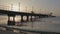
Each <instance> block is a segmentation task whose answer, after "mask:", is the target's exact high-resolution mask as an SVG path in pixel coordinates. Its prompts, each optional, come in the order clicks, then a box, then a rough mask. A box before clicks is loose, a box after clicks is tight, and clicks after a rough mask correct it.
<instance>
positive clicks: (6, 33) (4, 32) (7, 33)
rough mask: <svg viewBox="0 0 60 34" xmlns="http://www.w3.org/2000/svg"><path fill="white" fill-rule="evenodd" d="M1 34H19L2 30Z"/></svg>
mask: <svg viewBox="0 0 60 34" xmlns="http://www.w3.org/2000/svg"><path fill="white" fill-rule="evenodd" d="M0 34H17V33H15V32H11V31H4V30H0Z"/></svg>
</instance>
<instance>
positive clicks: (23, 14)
mask: <svg viewBox="0 0 60 34" xmlns="http://www.w3.org/2000/svg"><path fill="white" fill-rule="evenodd" d="M0 14H1V15H2V14H5V15H7V16H8V25H15V16H16V15H19V16H21V23H22V22H24V20H23V17H24V16H26V17H27V19H26V22H28V21H29V16H31V18H30V21H32V16H34V17H35V18H36V17H38V18H41V17H42V18H44V17H49V15H47V14H36V13H26V12H16V11H9V10H0ZM10 17H13V21H10Z"/></svg>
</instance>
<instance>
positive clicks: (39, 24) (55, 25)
mask: <svg viewBox="0 0 60 34" xmlns="http://www.w3.org/2000/svg"><path fill="white" fill-rule="evenodd" d="M12 18H13V17H11V20H12ZM24 18H25V17H24ZM15 19H16V22H18V21H20V19H21V18H20V17H19V16H18V17H17V16H16V18H15ZM7 21H8V16H7V15H1V16H0V24H2V25H7ZM23 25H24V26H21V28H25V29H33V30H40V31H46V32H59V33H60V16H56V17H48V18H39V19H35V21H33V22H26V23H23ZM30 34H37V33H30Z"/></svg>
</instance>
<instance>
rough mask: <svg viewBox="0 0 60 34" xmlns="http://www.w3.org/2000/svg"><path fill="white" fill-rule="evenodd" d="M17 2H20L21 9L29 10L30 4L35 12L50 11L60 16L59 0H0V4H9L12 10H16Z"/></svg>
mask: <svg viewBox="0 0 60 34" xmlns="http://www.w3.org/2000/svg"><path fill="white" fill-rule="evenodd" d="M18 2H20V4H21V11H26V8H25V7H26V6H27V11H29V12H30V11H31V10H32V9H31V8H32V6H33V7H34V8H33V10H34V12H35V13H46V14H47V13H50V12H53V15H56V16H60V0H0V5H7V6H11V4H13V6H14V7H13V10H18ZM40 9H41V10H40Z"/></svg>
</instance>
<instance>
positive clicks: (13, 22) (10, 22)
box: [8, 15, 15, 25]
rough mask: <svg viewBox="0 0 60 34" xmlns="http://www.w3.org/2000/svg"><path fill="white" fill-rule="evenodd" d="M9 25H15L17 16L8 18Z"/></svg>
mask: <svg viewBox="0 0 60 34" xmlns="http://www.w3.org/2000/svg"><path fill="white" fill-rule="evenodd" d="M10 17H13V21H11V20H10ZM8 25H15V16H10V15H9V16H8Z"/></svg>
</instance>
